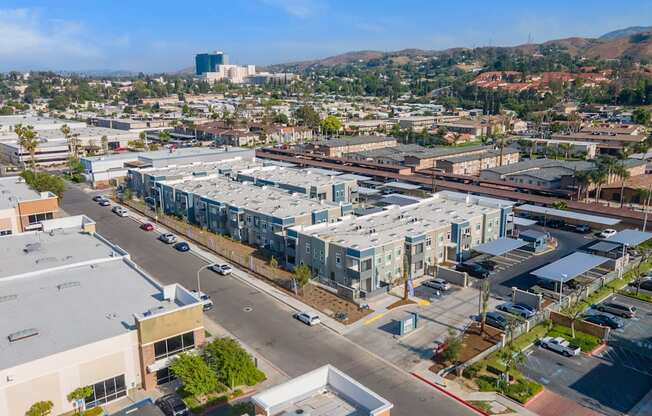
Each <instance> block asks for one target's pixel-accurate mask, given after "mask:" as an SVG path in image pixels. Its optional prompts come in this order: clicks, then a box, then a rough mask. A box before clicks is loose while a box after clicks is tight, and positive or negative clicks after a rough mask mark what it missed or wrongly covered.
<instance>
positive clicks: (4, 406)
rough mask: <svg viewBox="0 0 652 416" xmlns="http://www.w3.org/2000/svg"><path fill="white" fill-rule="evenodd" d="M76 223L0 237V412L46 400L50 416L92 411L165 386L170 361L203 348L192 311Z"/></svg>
mask: <svg viewBox="0 0 652 416" xmlns="http://www.w3.org/2000/svg"><path fill="white" fill-rule="evenodd" d="M94 230H95V223H94V222H93V221H92V220H90V219H89V218H87V217H85V216H77V217H65V218H60V219H56V220H51V221H44V222H43V231H38V232H28V233H22V234H17V235H12V236H5V237H0V253H1V254H0V263H1V264H2V268H1V269H0V293H1V294H2V296H0V315H1V316H2V317H3V318H2V319H1V320H0V331H1V332H2V334H3V336H2V337H0V351H2V353H1V354H0V415H24V414H25V412H26V411H27V409H29V407H30V406H31V405H32V404H34V403H35V402H37V401H41V400H50V401H52V403H53V404H54V408H53V411H52V413H53V414H61V413H65V412H69V411H71V410H73V409H74V406H73V403H70V402H69V401H68V400H67V395H68V394H69V393H70V392H72V391H73V390H75V389H77V388H79V387H83V386H90V387H92V390H93V393H92V394H91V395H90V396H89V397H87V398H86V399H85V400H83V401H82V402H81V403H78V404H76V405H77V406H82V407H85V408H92V407H96V406H100V405H103V404H105V403H108V402H111V401H113V400H116V399H118V398H120V397H124V396H126V395H127V392H129V391H130V390H133V389H137V388H144V389H146V390H150V389H152V388H154V386H155V385H156V384H157V383H160V384H162V383H166V382H169V381H170V373H169V372H168V370H167V367H168V364H169V362H170V359H171V358H172V357H174V356H175V355H176V354H178V353H180V352H182V351H191V350H193V349H195V348H196V347H197V346H199V345H201V344H202V343H203V342H204V329H203V315H202V305H201V303H200V302H199V300H197V299H196V298H195V297H194V295H193V294H192V293H191V292H188V291H187V290H186V289H185V288H183V287H181V286H180V285H177V284H174V285H169V286H161V285H160V284H159V283H157V282H156V281H154V280H153V279H152V278H151V277H150V276H148V275H147V274H145V273H144V272H143V271H142V270H140V269H139V268H138V267H137V266H136V265H135V264H134V263H133V262H132V261H131V259H130V257H129V255H128V254H127V253H126V252H124V251H123V250H122V249H120V248H119V247H117V246H114V245H112V244H111V243H110V242H108V241H107V240H105V239H104V238H102V237H101V236H99V235H97V234H95V231H94Z"/></svg>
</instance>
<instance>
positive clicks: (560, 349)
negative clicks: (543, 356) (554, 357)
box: [539, 337, 581, 357]
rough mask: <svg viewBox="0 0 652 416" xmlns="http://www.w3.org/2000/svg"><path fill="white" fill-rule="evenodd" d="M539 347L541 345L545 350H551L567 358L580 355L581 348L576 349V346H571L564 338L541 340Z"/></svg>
mask: <svg viewBox="0 0 652 416" xmlns="http://www.w3.org/2000/svg"><path fill="white" fill-rule="evenodd" d="M539 345H541V346H542V347H543V348H545V349H547V350H550V351H555V352H557V353H559V354H561V355H563V356H565V357H574V356H576V355H580V352H581V350H580V347H576V346H574V345H571V344H570V342H568V341H566V340H565V339H564V338H562V337H557V338H553V337H545V338H542V339H541V340H539Z"/></svg>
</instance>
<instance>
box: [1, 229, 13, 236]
mask: <svg viewBox="0 0 652 416" xmlns="http://www.w3.org/2000/svg"><path fill="white" fill-rule="evenodd" d="M3 235H11V230H2V231H0V236H3Z"/></svg>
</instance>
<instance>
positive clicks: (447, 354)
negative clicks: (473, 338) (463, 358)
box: [441, 329, 462, 363]
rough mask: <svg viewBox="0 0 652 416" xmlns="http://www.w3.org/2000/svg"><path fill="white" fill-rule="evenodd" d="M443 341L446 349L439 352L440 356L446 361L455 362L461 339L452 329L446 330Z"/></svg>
mask: <svg viewBox="0 0 652 416" xmlns="http://www.w3.org/2000/svg"><path fill="white" fill-rule="evenodd" d="M445 342H446V349H445V350H444V351H443V352H442V353H441V357H442V359H443V360H444V361H446V362H449V363H455V362H456V361H457V360H458V359H459V357H460V352H461V351H462V341H461V340H460V337H458V336H457V335H456V334H455V330H454V329H449V330H448V337H446V341H445Z"/></svg>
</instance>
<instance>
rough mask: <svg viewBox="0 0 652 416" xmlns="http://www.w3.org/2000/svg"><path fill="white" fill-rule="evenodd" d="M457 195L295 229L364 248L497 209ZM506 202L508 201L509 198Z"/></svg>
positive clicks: (437, 196)
mask: <svg viewBox="0 0 652 416" xmlns="http://www.w3.org/2000/svg"><path fill="white" fill-rule="evenodd" d="M458 195H460V196H461V198H453V197H454V196H455V193H445V192H440V193H437V194H435V195H433V196H432V197H430V198H427V199H423V200H421V201H419V202H417V203H414V204H411V205H406V206H403V207H396V206H390V207H389V208H388V209H386V210H384V211H382V212H378V213H375V214H370V215H365V216H362V217H349V218H348V219H344V220H343V221H340V222H337V223H333V224H317V225H312V226H308V227H303V228H299V227H298V231H299V232H301V233H302V234H307V235H311V236H313V237H317V238H320V239H322V240H326V241H329V242H331V243H334V244H338V245H341V246H344V247H351V248H354V249H357V250H364V249H367V248H371V247H378V246H383V245H385V244H388V243H391V242H394V241H402V240H404V239H405V238H406V237H416V236H419V235H423V234H424V233H426V232H428V231H433V230H437V229H441V228H444V227H448V226H449V225H450V224H452V223H462V222H466V221H468V220H469V219H471V218H475V217H478V216H481V215H483V214H488V213H493V212H497V211H498V207H497V206H494V205H487V204H485V202H484V201H483V200H477V199H476V200H471V199H469V200H468V201H467V200H466V199H464V197H465V195H464V194H458ZM449 196H453V197H449ZM505 203H506V204H509V202H508V201H505Z"/></svg>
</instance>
